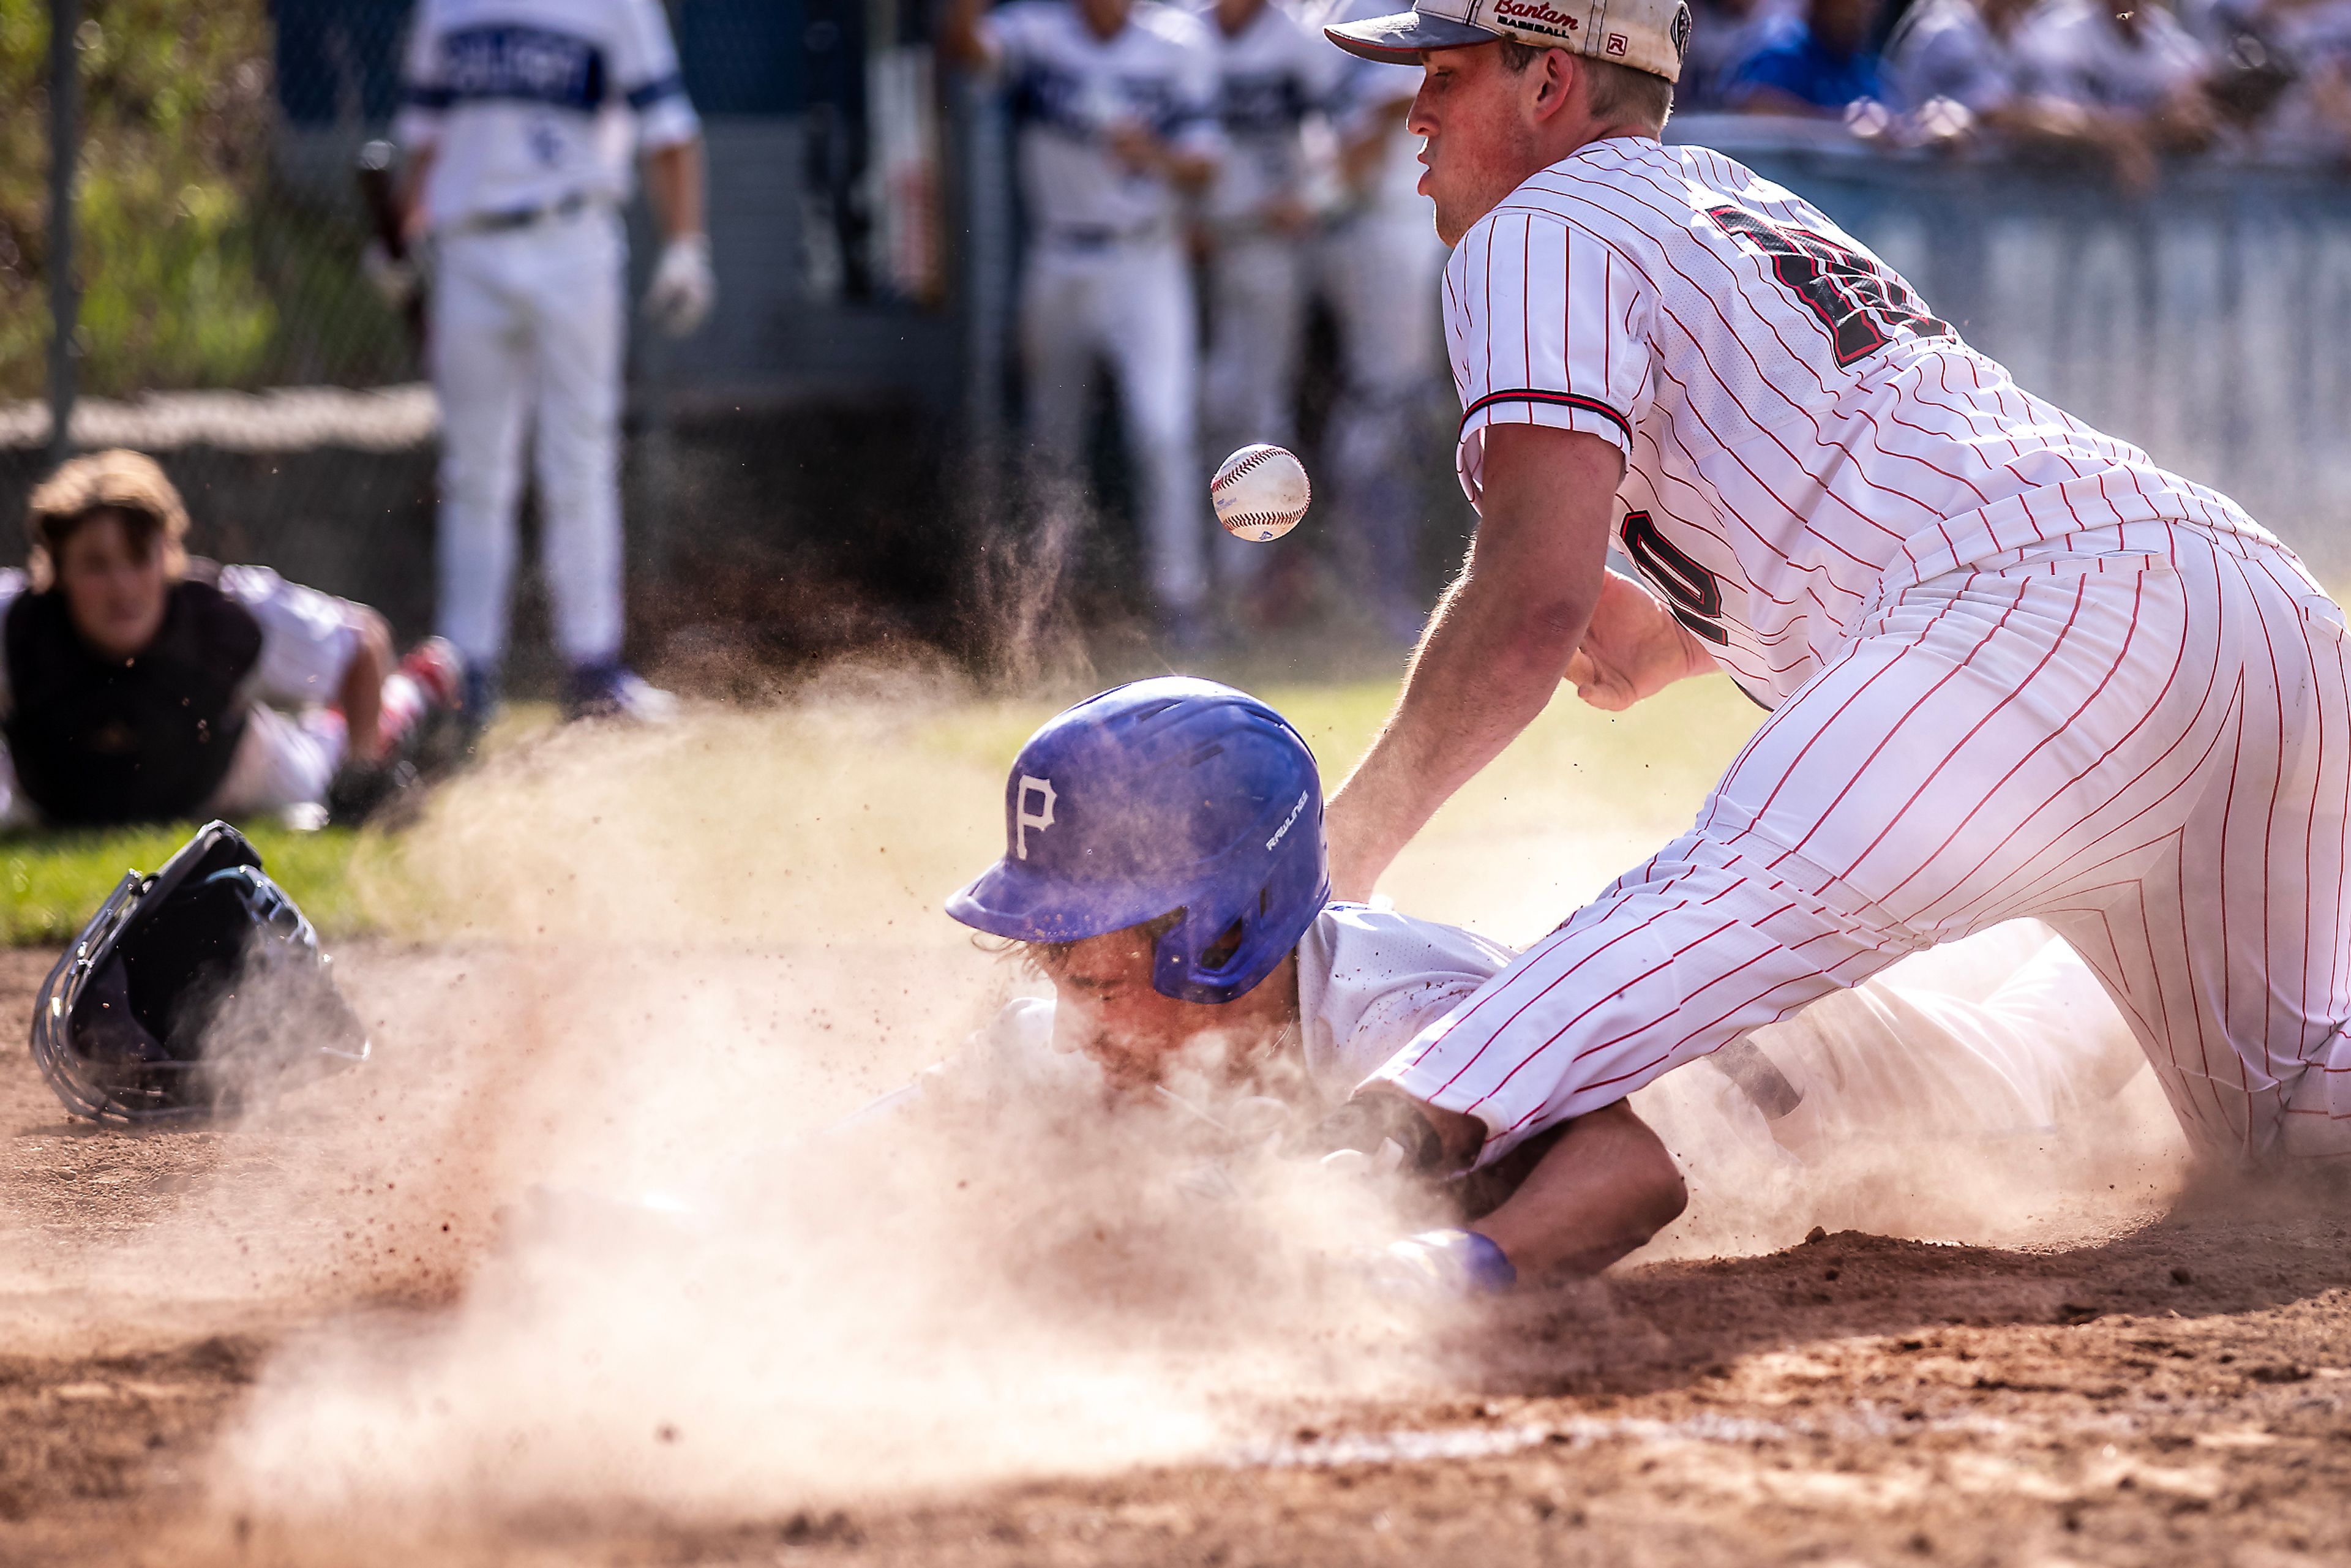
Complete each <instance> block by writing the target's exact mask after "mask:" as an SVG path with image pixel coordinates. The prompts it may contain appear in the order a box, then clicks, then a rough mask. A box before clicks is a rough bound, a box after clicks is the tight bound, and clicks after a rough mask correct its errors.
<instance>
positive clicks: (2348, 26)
mask: <svg viewBox="0 0 2351 1568" xmlns="http://www.w3.org/2000/svg"><path fill="white" fill-rule="evenodd" d="M2226 20H2227V22H2228V23H2230V24H2231V25H2233V26H2234V27H2235V29H2236V37H2234V38H2233V39H2232V42H2233V43H2235V44H2236V45H2237V47H2238V48H2237V52H2238V53H2239V54H2240V55H2242V54H2246V53H2253V52H2256V51H2259V52H2262V53H2265V54H2267V55H2269V56H2271V57H2273V58H2274V59H2275V60H2277V61H2278V62H2279V63H2280V64H2282V65H2283V66H2286V67H2287V68H2290V70H2291V73H2292V74H2291V77H2290V79H2283V80H2281V81H2280V82H2279V84H2278V86H2279V89H2280V91H2279V93H2278V95H2277V96H2276V97H2275V98H2274V99H2273V104H2272V106H2270V107H2269V110H2268V113H2267V116H2266V119H2265V120H2264V121H2263V123H2262V125H2261V128H2260V135H2261V139H2262V143H2263V145H2264V146H2266V147H2267V148H2268V149H2269V150H2271V151H2273V152H2279V153H2283V154H2285V155H2287V156H2294V157H2309V156H2312V155H2314V154H2317V155H2322V156H2323V155H2325V154H2330V153H2331V154H2333V155H2334V156H2335V157H2337V158H2341V157H2343V156H2345V155H2346V153H2351V0H2265V3H2263V4H2259V5H2251V6H2240V7H2237V8H2234V9H2231V11H2229V12H2228V13H2227V14H2226ZM2248 35H2250V39H2251V41H2252V44H2253V46H2254V47H2253V48H2252V49H2246V48H2245V47H2244V46H2245V44H2246V43H2247V41H2248ZM2231 65H2233V66H2236V67H2238V70H2237V72H2236V73H2234V74H2236V75H2238V76H2239V77H2240V78H2241V77H2242V76H2243V75H2245V74H2247V72H2246V67H2245V63H2244V62H2242V61H2241V60H2239V59H2232V60H2231ZM2278 74H2279V75H2280V76H2282V77H2283V76H2284V75H2285V73H2284V72H2283V71H2281V72H2279V73H2278Z"/></svg>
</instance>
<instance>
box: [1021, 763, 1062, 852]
mask: <svg viewBox="0 0 2351 1568" xmlns="http://www.w3.org/2000/svg"><path fill="white" fill-rule="evenodd" d="M1032 796H1034V797H1036V798H1038V799H1040V800H1042V801H1043V802H1044V804H1043V806H1042V807H1041V808H1040V810H1035V811H1031V810H1029V799H1030V797H1032ZM1053 800H1054V796H1053V781H1052V780H1051V779H1040V778H1037V777H1036V776H1035V775H1033V774H1029V773H1023V774H1022V775H1021V776H1020V794H1019V798H1018V799H1017V800H1014V801H1013V803H1012V847H1013V848H1014V850H1016V851H1018V852H1019V856H1020V858H1021V859H1022V860H1024V861H1025V860H1027V859H1028V858H1029V829H1031V828H1034V829H1036V830H1037V831H1039V832H1042V831H1045V830H1046V829H1047V828H1050V827H1051V826H1052V825H1053Z"/></svg>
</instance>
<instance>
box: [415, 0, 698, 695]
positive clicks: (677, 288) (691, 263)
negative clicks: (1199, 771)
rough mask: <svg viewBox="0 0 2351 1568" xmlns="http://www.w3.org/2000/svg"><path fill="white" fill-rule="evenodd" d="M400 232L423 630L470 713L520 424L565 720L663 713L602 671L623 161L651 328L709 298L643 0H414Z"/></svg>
mask: <svg viewBox="0 0 2351 1568" xmlns="http://www.w3.org/2000/svg"><path fill="white" fill-rule="evenodd" d="M397 135H398V138H399V140H400V142H401V144H402V147H404V148H405V149H406V150H407V152H408V154H409V157H410V160H411V162H410V166H409V173H408V178H407V185H408V193H409V200H410V203H411V213H410V218H409V224H410V227H411V229H412V230H413V231H414V232H416V233H418V234H420V235H423V236H425V237H427V238H429V240H430V241H431V244H432V250H433V256H434V265H433V279H432V292H431V299H430V327H429V343H428V350H427V354H428V358H429V360H430V361H431V365H432V371H433V384H434V392H435V393H436V394H437V396H438V397H439V399H440V403H441V426H442V434H441V440H442V453H441V523H440V538H439V551H440V624H441V632H442V634H443V635H444V636H445V637H446V638H448V639H449V641H450V642H452V643H455V644H456V646H457V648H458V650H459V651H460V652H461V653H464V655H465V661H466V665H467V674H466V678H467V681H468V683H469V685H468V693H467V709H468V712H469V714H470V715H471V716H473V717H474V718H475V721H476V722H479V721H481V720H483V719H486V717H487V716H488V713H489V710H490V709H491V708H492V707H493V706H495V704H496V698H497V690H498V673H499V669H500V665H501V664H502V663H503V661H504V658H505V655H506V640H507V600H508V594H509V590H510V588H511V585H512V581H513V576H514V564H515V554H516V522H515V509H516V506H517V501H518V500H519V498H520V495H521V489H522V451H523V443H524V440H525V438H526V435H527V434H532V432H533V428H534V427H535V452H536V455H537V458H538V497H539V508H540V513H541V520H542V533H541V538H540V544H539V557H540V570H541V572H542V574H543V575H544V577H545V578H546V580H547V585H548V595H549V600H550V601H552V608H553V611H554V618H555V637H556V642H557V644H558V651H559V653H561V654H562V656H563V658H564V660H565V662H566V664H568V666H569V679H568V681H567V684H566V686H565V690H564V707H565V711H566V713H567V714H568V715H569V716H572V717H575V718H585V717H624V718H635V719H648V720H651V719H661V718H665V717H667V716H670V715H671V714H672V713H673V712H674V708H675V702H674V699H673V698H671V697H670V696H669V695H668V694H667V693H664V692H660V691H656V690H654V689H653V687H651V686H649V685H646V684H645V683H644V682H643V680H641V679H640V678H638V677H637V676H636V675H635V674H632V673H631V672H630V671H629V670H628V669H627V668H626V667H625V666H624V665H623V664H622V663H621V638H622V591H621V585H622V540H621V488H620V459H621V453H620V419H621V372H622V353H623V350H624V348H625V344H626V331H627V305H626V288H627V274H628V242H627V238H626V235H625V234H624V232H623V228H622V218H621V207H622V204H623V203H625V202H626V201H627V200H628V197H629V191H630V161H631V155H632V151H633V150H635V149H637V148H642V149H643V152H644V153H645V160H644V162H645V170H646V183H647V185H648V187H649V188H650V190H651V193H652V196H653V208H654V211H655V213H656V214H657V215H658V217H659V219H660V222H661V225H662V231H663V234H664V236H665V243H664V247H663V250H662V255H661V259H660V262H659V264H658V265H657V266H656V267H655V268H654V271H653V284H652V287H650V288H649V289H648V290H647V292H646V295H645V300H644V308H645V313H646V315H647V316H648V317H650V318H651V319H653V320H654V321H655V322H656V323H657V324H659V325H660V326H661V327H662V328H663V329H664V330H666V331H668V332H671V333H673V334H678V335H683V334H684V333H687V332H690V331H692V330H693V329H695V327H697V326H699V325H700V324H701V323H702V321H703V319H705V317H706V316H708V314H709V312H710V308H711V306H712V304H713V303H714V301H715V299H716V284H715V283H714V281H713V279H712V275H711V270H710V241H709V238H708V236H707V235H706V234H705V230H704V226H703V161H702V141H701V130H700V125H699V123H698V121H697V120H695V113H694V108H693V106H692V105H691V104H689V103H688V102H687V101H686V97H685V89H684V84H683V83H682V82H681V81H680V79H679V78H678V67H677V55H676V51H675V50H674V48H673V47H672V46H671V43H670V37H669V24H668V22H667V20H666V19H665V18H664V16H663V13H662V8H661V6H660V5H659V4H658V0H423V4H422V5H421V6H420V7H419V8H418V11H417V14H416V17H415V21H414V23H413V33H412V34H411V37H410V39H409V47H408V63H407V73H406V82H405V88H404V101H403V104H402V110H401V114H400V120H399V123H398V127H397Z"/></svg>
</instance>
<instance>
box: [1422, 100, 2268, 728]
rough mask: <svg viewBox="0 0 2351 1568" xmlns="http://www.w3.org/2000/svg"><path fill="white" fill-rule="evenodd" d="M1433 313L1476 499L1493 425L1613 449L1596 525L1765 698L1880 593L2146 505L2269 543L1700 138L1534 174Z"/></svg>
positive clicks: (1798, 675)
mask: <svg viewBox="0 0 2351 1568" xmlns="http://www.w3.org/2000/svg"><path fill="white" fill-rule="evenodd" d="M1445 318H1446V334H1447V346H1448V349H1449V350H1450V353H1451V357H1452V361H1453V375H1454V382H1455V384H1456V386H1457V387H1458V390H1459V392H1460V394H1461V403H1462V409H1463V418H1462V423H1461V434H1460V444H1459V448H1458V456H1457V461H1458V467H1459V471H1460V476H1461V483H1462V486H1463V488H1464V489H1465V490H1467V491H1468V495H1469V498H1470V500H1471V502H1472V503H1475V502H1476V501H1477V500H1478V499H1479V496H1480V494H1481V491H1482V481H1481V474H1482V469H1483V465H1484V459H1485V442H1486V433H1487V431H1488V430H1489V429H1491V428H1492V427H1493V426H1495V425H1497V424H1510V423H1518V424H1543V425H1551V426H1555V427H1558V428H1561V429H1567V430H1577V431H1583V432H1586V433H1588V434H1593V435H1597V436H1600V437H1602V438H1603V439H1604V440H1607V441H1609V442H1611V443H1613V444H1615V445H1616V446H1617V447H1618V448H1620V449H1621V450H1622V451H1623V452H1624V453H1625V478H1624V481H1623V484H1622V485H1621V486H1620V487H1619V489H1618V492H1617V501H1618V507H1617V512H1618V516H1617V521H1616V542H1617V543H1618V544H1619V545H1620V546H1621V548H1622V549H1624V551H1625V554H1626V555H1627V556H1628V557H1629V558H1630V559H1632V560H1633V562H1634V563H1635V565H1636V566H1637V567H1639V569H1640V570H1641V571H1642V573H1643V574H1644V575H1645V576H1646V578H1647V580H1649V583H1650V585H1651V586H1652V587H1654V588H1655V589H1656V590H1657V591H1658V592H1659V593H1661V594H1662V595H1664V596H1665V598H1666V600H1667V602H1668V603H1669V604H1670V605H1671V606H1672V608H1673V610H1674V612H1675V613H1676V615H1677V617H1678V618H1679V619H1680V620H1681V622H1682V623H1683V624H1684V625H1686V626H1687V627H1689V629H1690V630H1691V631H1692V632H1695V633H1697V634H1698V636H1700V637H1702V638H1704V639H1705V640H1706V642H1707V643H1708V645H1709V646H1710V647H1711V648H1712V649H1713V651H1714V653H1715V657H1716V659H1717V661H1718V662H1719V664H1721V665H1722V666H1723V667H1724V668H1725V669H1726V670H1728V671H1729V673H1730V674H1731V675H1732V677H1733V678H1734V679H1736V680H1738V681H1739V683H1740V685H1743V686H1745V687H1746V688H1747V689H1748V691H1749V692H1750V694H1752V695H1755V696H1756V697H1757V698H1758V699H1759V700H1761V701H1763V702H1765V703H1766V704H1776V703H1777V702H1778V701H1779V700H1780V699H1781V698H1783V697H1785V696H1787V695H1790V694H1792V692H1794V691H1795V690H1796V689H1797V688H1798V687H1800V686H1802V685H1803V684H1804V683H1805V682H1806V681H1807V680H1809V679H1810V678H1811V677H1812V676H1813V674H1814V673H1816V672H1817V671H1818V670H1819V668H1820V667H1821V665H1822V664H1823V663H1825V662H1826V660H1827V658H1828V656H1829V654H1830V653H1831V652H1832V651H1833V650H1834V649H1835V648H1836V647H1837V645H1838V644H1839V643H1841V642H1842V641H1843V640H1844V635H1845V632H1846V630H1847V628H1849V627H1851V626H1853V625H1855V624H1856V623H1857V622H1858V621H1859V619H1860V612H1861V611H1862V610H1863V608H1864V607H1865V606H1866V605H1868V604H1869V603H1870V602H1872V601H1874V600H1876V598H1878V597H1879V596H1880V595H1881V594H1883V593H1886V592H1888V591H1895V590H1897V589H1899V588H1901V587H1905V586H1907V585H1909V584H1910V583H1914V582H1917V581H1922V580H1926V579H1928V578H1929V577H1934V576H1938V575H1940V574H1942V573H1944V572H1947V571H1949V570H1953V569H1955V568H1958V567H1963V566H1968V565H1971V564H1974V563H1978V562H1981V561H1985V560H1988V559H1991V558H1992V557H1993V556H1996V555H1998V554H2000V553H2001V551H2003V550H2009V549H2016V548H2017V547H2019V546H2022V545H2027V544H2034V543H2039V542H2042V541H2044V540H2049V539H2055V538H2065V537H2068V536H2071V535H2075V534H2085V535H2087V534H2092V533H2094V531H2095V530H2098V529H2101V528H2114V527H2115V526H2116V525H2119V524H2122V523H2126V522H2134V521H2139V520H2144V519H2148V518H2158V517H2161V518H2170V519H2175V520H2186V521H2194V522H2199V523H2201V524H2204V525H2206V526H2209V527H2211V528H2218V529H2220V530H2222V531H2226V532H2236V533H2251V534H2255V535H2259V536H2260V537H2262V538H2267V537H2268V536H2267V535H2266V534H2262V530H2261V529H2260V528H2258V527H2257V526H2256V525H2255V524H2253V523H2252V521H2251V520H2250V519H2248V518H2247V517H2245V516H2244V514H2243V513H2241V511H2239V510H2238V509H2237V508H2236V507H2235V506H2234V505H2233V504H2232V503H2231V502H2230V501H2229V500H2228V499H2227V498H2226V497H2222V496H2220V495H2218V494H2216V493H2214V492H2212V491H2210V490H2208V489H2205V488H2204V487H2202V486H2198V485H2194V484H2191V483H2189V481H2187V480H2185V479H2182V478H2180V477H2179V476H2176V475H2172V474H2168V473H2166V472H2165V471H2163V470H2162V469H2160V468H2158V467H2156V466H2155V465H2154V464H2153V462H2152V461H2151V460H2149V458H2148V457H2147V455H2146V454H2145V453H2143V452H2141V451H2139V450H2138V449H2137V448H2136V447H2133V446H2130V445H2128V444H2125V443H2123V442H2120V441H2116V440H2115V439H2113V438H2112V437H2110V436H2106V435H2104V434H2099V433H2098V432H2096V431H2095V430H2092V429H2090V428H2089V427H2088V426H2087V425H2085V424H2083V423H2080V422H2078V421H2076V420H2074V419H2073V418H2071V417H2070V416H2068V415H2067V414H2065V413H2064V412H2063V411H2062V410H2059V409H2056V408H2053V407H2052V406H2051V405H2050V404H2048V403H2046V402H2042V401H2041V400H2039V399H2037V398H2035V397H2032V395H2030V394H2029V393H2027V392H2022V391H2020V390H2019V389H2018V388H2017V386H2016V385H2015V384H2014V383H2013V382H2011V381H2010V380H2009V377H2008V372H2007V371H2004V370H2002V369H2001V367H2000V366H1999V365H1998V364H1996V363H1994V362H1993V361H1991V360H1988V359H1986V358H1984V357H1983V356H1982V355H1980V354H1978V353H1976V352H1975V351H1974V350H1971V349H1970V348H1968V347H1967V346H1966V345H1965V344H1964V343H1962V342H1961V341H1960V340H1959V335H1958V333H1956V332H1955V331H1953V330H1952V329H1951V327H1950V326H1949V323H1947V322H1945V321H1942V320H1939V319H1937V318H1936V317H1935V315H1934V314H1933V312H1932V311H1931V310H1930V309H1929V308H1928V305H1927V304H1926V302H1925V301H1923V300H1921V299H1920V298H1918V295H1917V291H1916V290H1914V289H1913V288H1911V287H1910V286H1909V284H1908V283H1907V282H1906V281H1905V280H1904V279H1903V278H1902V277H1900V276H1899V275H1897V274H1896V272H1895V271H1894V270H1893V269H1892V268H1890V267H1887V266H1886V264H1885V263H1884V262H1882V261H1880V260H1879V259H1878V258H1877V257H1876V256H1874V255H1872V254H1871V253H1870V252H1869V251H1868V249H1867V248H1866V247H1865V246H1863V245H1862V244H1861V243H1860V242H1859V241H1857V240H1855V238H1854V237H1853V236H1852V235H1848V234H1846V233H1844V231H1843V230H1842V229H1840V228H1838V227H1837V226H1836V225H1834V224H1833V223H1831V222H1830V221H1829V220H1828V218H1827V217H1826V216H1824V215H1823V214H1822V213H1821V212H1820V211H1819V210H1818V209H1816V208H1814V207H1813V206H1812V205H1811V204H1808V203H1806V202H1803V201H1802V200H1800V199H1799V198H1797V197H1796V196H1794V195H1792V194H1791V193H1788V192H1787V191H1785V190H1783V189H1782V188H1781V187H1780V186H1778V185H1775V184H1772V183H1771V182H1770V181H1767V180H1765V179H1763V178H1761V176H1760V175H1758V174H1756V173H1754V172H1752V171H1751V170H1749V169H1746V168H1743V167H1741V166H1740V165H1739V164H1738V163H1735V162H1732V161H1731V160H1729V159H1728V158H1725V157H1723V156H1722V155H1721V154H1720V153H1719V152H1710V151H1708V150H1707V149H1704V148H1698V147H1666V146H1661V145H1659V144H1658V143H1657V142H1656V141H1649V140H1646V139H1643V138H1633V137H1612V138H1608V139H1606V140H1604V141H1595V142H1593V143H1591V144H1589V145H1587V146H1585V147H1583V148H1581V149H1579V150H1578V151H1577V152H1574V153H1573V154H1571V155H1570V156H1569V157H1567V158H1564V159H1562V160H1561V161H1560V162H1557V163H1554V164H1552V166H1551V167H1550V168H1548V169H1546V170H1544V171H1543V172H1541V173H1539V174H1537V175H1535V176H1534V177H1533V178H1532V179H1530V180H1528V181H1527V182H1526V183H1524V184H1522V185H1520V187H1519V188H1518V189H1517V190H1516V191H1514V192H1512V193H1510V196H1509V197H1507V198H1505V199H1504V200H1503V202H1502V203H1501V204H1499V206H1497V207H1496V208H1495V209H1494V211H1492V212H1491V213H1489V214H1487V215H1486V216H1485V217H1484V218H1482V219H1480V220H1479V222H1478V224H1477V225H1475V226H1474V227H1472V228H1471V229H1470V231H1469V232H1468V235H1465V236H1464V237H1463V239H1462V242H1461V244H1460V245H1459V246H1456V247H1455V249H1454V253H1453V258H1452V261H1451V263H1450V264H1449V265H1448V266H1447V269H1446V275H1445Z"/></svg>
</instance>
